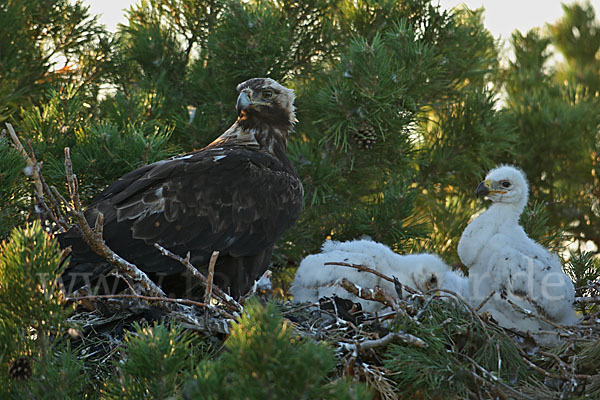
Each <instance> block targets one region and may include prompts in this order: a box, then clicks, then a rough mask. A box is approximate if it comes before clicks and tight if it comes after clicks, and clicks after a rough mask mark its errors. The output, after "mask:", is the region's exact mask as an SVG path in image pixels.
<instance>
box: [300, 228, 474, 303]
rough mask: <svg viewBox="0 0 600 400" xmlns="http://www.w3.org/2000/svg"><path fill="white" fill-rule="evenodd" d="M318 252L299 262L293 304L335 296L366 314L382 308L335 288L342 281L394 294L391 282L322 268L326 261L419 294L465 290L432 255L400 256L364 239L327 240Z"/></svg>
mask: <svg viewBox="0 0 600 400" xmlns="http://www.w3.org/2000/svg"><path fill="white" fill-rule="evenodd" d="M321 250H322V251H321V253H319V254H312V255H309V256H308V257H306V258H305V259H304V260H302V262H301V263H300V267H298V271H297V272H296V277H295V279H294V283H293V284H292V287H291V293H292V295H293V296H294V301H295V302H312V303H317V302H318V301H319V299H320V298H323V297H331V296H333V295H336V296H338V297H341V298H344V299H349V300H352V301H353V302H358V303H360V304H361V306H362V308H363V310H366V311H371V312H373V311H377V310H380V309H381V308H382V307H383V306H382V305H381V304H380V303H377V302H374V301H368V300H362V299H359V298H357V297H356V296H354V295H353V294H351V293H348V292H347V291H346V290H345V289H344V288H342V287H341V286H339V285H338V282H339V281H340V280H341V279H343V278H346V279H348V280H349V281H351V282H352V283H354V284H356V285H357V286H359V287H362V288H364V289H372V288H374V287H375V286H379V287H380V288H381V289H383V290H384V291H385V292H387V293H389V294H391V295H395V293H396V292H395V288H394V284H393V283H392V282H389V281H387V280H385V279H382V278H380V277H378V276H376V275H374V274H372V273H369V272H366V271H361V270H358V269H356V268H351V267H345V266H338V265H325V263H329V262H341V263H346V264H360V265H364V266H366V267H369V268H372V269H374V270H376V271H378V272H380V273H382V274H384V275H386V276H388V277H396V278H398V280H399V281H400V283H402V284H403V285H406V286H409V287H412V288H414V289H419V290H421V291H426V290H429V289H433V288H436V287H438V288H440V287H441V288H445V289H448V290H452V291H455V292H458V293H459V294H464V293H462V291H464V290H466V288H467V284H466V278H464V277H462V276H461V275H459V274H456V273H454V272H453V271H452V270H451V269H450V267H449V266H448V265H446V264H445V263H444V262H443V261H442V260H441V259H440V258H439V257H438V256H436V255H434V254H410V255H400V254H396V253H394V252H393V251H392V250H391V249H390V248H389V247H387V246H385V245H384V244H381V243H377V242H373V241H371V240H365V239H361V240H353V241H348V242H336V241H330V240H328V241H326V242H325V243H324V244H323V246H322V248H321Z"/></svg>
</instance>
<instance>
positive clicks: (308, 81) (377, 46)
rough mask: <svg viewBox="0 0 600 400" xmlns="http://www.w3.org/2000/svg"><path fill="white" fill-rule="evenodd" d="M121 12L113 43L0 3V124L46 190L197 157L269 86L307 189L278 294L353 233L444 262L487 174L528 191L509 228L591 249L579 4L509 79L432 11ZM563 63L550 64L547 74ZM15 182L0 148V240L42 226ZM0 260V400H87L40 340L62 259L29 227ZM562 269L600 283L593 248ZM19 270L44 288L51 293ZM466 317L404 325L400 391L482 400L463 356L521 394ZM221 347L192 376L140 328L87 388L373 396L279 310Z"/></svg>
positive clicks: (284, 247) (95, 27) (461, 26)
mask: <svg viewBox="0 0 600 400" xmlns="http://www.w3.org/2000/svg"><path fill="white" fill-rule="evenodd" d="M127 16H128V21H127V22H126V23H125V24H123V25H121V26H119V28H118V31H117V32H116V33H115V34H112V33H108V32H106V31H105V30H104V28H102V27H101V26H100V25H99V24H98V22H97V20H96V18H95V17H94V16H90V15H89V12H88V9H87V8H86V7H84V6H83V5H82V4H81V3H80V2H72V1H67V0H11V1H9V2H4V3H2V4H1V5H0V76H1V77H2V79H0V122H4V121H11V123H12V124H13V125H14V126H15V128H16V129H17V132H18V134H19V136H20V137H21V139H22V141H23V144H24V145H25V146H26V147H27V142H28V141H31V146H32V148H33V149H34V151H35V154H36V157H37V159H38V160H40V161H43V164H42V172H43V174H44V176H45V178H46V180H47V181H48V183H49V184H50V185H54V186H56V187H57V188H58V189H59V190H61V191H64V190H65V184H64V180H65V179H64V166H63V157H64V156H63V154H64V153H63V148H64V147H65V146H69V147H71V154H72V159H73V164H74V170H75V172H76V173H77V175H78V177H79V182H80V188H81V195H82V199H83V200H84V202H87V201H89V200H90V199H91V198H93V196H94V195H96V194H97V193H98V192H99V191H100V190H102V188H103V187H104V186H105V185H107V184H109V183H110V182H112V181H114V180H115V179H117V178H118V177H120V176H122V175H123V174H125V173H127V172H128V171H131V170H133V169H135V168H137V167H139V166H141V165H144V164H148V163H151V162H154V161H157V160H160V159H162V158H165V157H168V156H171V155H173V154H175V153H179V152H183V151H190V150H192V149H196V148H199V147H202V146H204V145H206V144H208V143H209V142H210V141H212V140H213V139H214V138H215V137H217V136H218V135H219V134H221V133H222V132H223V131H224V130H225V129H226V128H227V127H228V126H229V125H231V123H232V122H233V121H234V120H235V118H236V115H235V109H234V105H235V99H236V91H235V86H236V85H237V84H238V83H240V82H241V81H243V80H245V79H247V78H251V77H255V76H269V77H271V78H274V79H276V80H278V81H280V82H281V83H283V84H285V85H287V86H288V87H291V88H294V89H295V90H296V95H297V100H296V105H297V108H298V113H297V116H298V120H299V122H298V123H297V125H296V127H295V132H294V133H293V135H292V137H291V140H290V143H289V148H288V153H289V155H290V158H291V159H292V162H293V163H294V165H295V166H296V168H297V169H298V171H299V174H300V176H301V179H302V181H303V184H304V187H305V191H306V197H305V205H304V210H303V212H302V215H301V218H300V220H299V221H298V222H297V224H296V225H295V226H294V227H293V228H292V229H290V230H289V231H288V232H286V234H285V235H284V237H283V238H282V240H281V241H280V242H279V243H278V245H277V247H276V249H275V254H274V258H273V260H274V262H273V263H274V264H277V266H278V268H277V270H278V272H277V279H278V280H279V282H280V284H281V286H282V287H285V286H286V285H287V284H288V283H289V281H290V280H291V278H292V277H293V272H294V268H295V267H296V266H297V265H298V263H299V261H300V260H301V258H302V257H303V256H304V255H306V254H308V253H312V252H315V251H317V249H318V248H319V246H320V245H321V243H322V242H323V241H324V240H325V239H326V238H333V239H338V240H346V239H354V238H357V237H360V236H362V235H365V234H366V235H370V236H371V237H372V238H373V239H374V240H377V241H380V242H383V243H385V244H387V245H389V246H391V247H392V248H394V249H395V250H396V251H399V252H414V251H431V252H434V253H437V254H439V255H441V256H442V257H443V258H444V259H445V260H446V261H448V262H452V263H458V261H459V260H458V256H457V254H456V246H457V243H458V240H459V238H460V235H461V233H462V231H463V229H464V228H465V226H466V225H467V223H468V221H469V220H470V218H471V217H472V216H473V215H475V214H476V213H477V212H479V211H481V210H482V209H483V208H485V203H484V202H481V201H479V200H477V199H475V198H474V193H473V191H474V189H475V187H476V186H477V184H478V183H479V182H480V180H481V179H482V178H483V176H484V175H485V173H486V172H487V171H488V170H489V169H490V168H491V167H494V166H495V165H497V164H499V163H511V164H516V165H518V166H519V167H521V168H522V169H523V170H524V171H525V173H526V175H527V177H528V180H529V182H530V189H531V194H530V199H531V200H530V204H529V207H528V208H527V209H526V211H525V213H524V214H523V215H522V217H521V224H522V225H523V227H524V228H525V230H526V232H527V233H528V234H529V235H530V236H531V237H532V238H534V239H535V240H537V241H539V242H540V243H542V244H543V245H544V246H547V247H550V248H552V249H554V250H563V249H564V247H565V245H566V244H567V242H575V243H577V242H579V243H587V244H592V248H593V245H595V246H596V248H598V247H600V236H599V235H598V232H600V228H599V227H600V213H599V210H600V196H598V194H599V193H600V140H598V127H599V126H600V112H599V110H600V104H599V97H598V95H597V94H598V92H599V91H600V81H599V78H598V77H599V76H600V73H599V71H600V61H599V59H598V50H599V49H600V33H599V32H600V29H599V27H598V22H597V18H596V15H595V11H594V9H593V7H592V6H591V5H590V4H589V3H585V4H573V5H566V6H564V17H563V18H562V19H560V20H559V21H557V22H556V23H554V24H552V25H549V26H547V27H546V29H545V30H540V29H536V30H532V31H530V32H527V33H523V34H521V33H520V32H516V33H515V34H514V35H513V36H512V41H511V44H512V47H513V51H514V54H515V57H514V59H513V60H512V61H509V62H508V63H507V64H506V65H507V66H506V68H503V69H500V67H499V65H500V61H501V60H500V57H499V53H498V49H497V44H496V43H495V41H494V38H493V37H492V36H491V34H490V33H489V32H488V31H487V30H486V29H485V27H484V25H483V18H484V14H483V10H475V11H472V10H468V9H466V8H458V9H455V10H449V11H448V10H443V9H441V8H440V7H439V6H437V5H436V4H435V2H432V1H430V0H402V1H396V0H356V1H349V0H342V1H338V0H308V1H301V2H300V1H292V0H283V1H270V0H269V1H263V0H251V1H239V0H210V1H198V0H140V1H139V2H138V3H137V4H135V5H134V6H133V7H131V8H130V9H129V10H128V12H127ZM551 44H552V45H554V46H555V47H554V48H552V47H551V46H550V45H551ZM555 49H556V50H555ZM557 52H559V53H561V54H562V55H563V56H564V58H565V62H564V63H560V62H559V63H558V64H555V65H551V60H553V59H554V58H555V57H554V56H555V55H556V53H557ZM24 167H25V164H24V162H23V160H22V158H21V156H20V155H19V154H18V153H17V152H16V151H14V149H12V147H11V146H10V145H9V141H8V140H6V138H0V202H1V204H2V206H1V209H0V238H7V235H8V234H9V232H11V231H13V228H14V227H15V226H20V225H23V224H24V222H25V221H27V220H28V219H33V218H34V217H35V216H36V215H37V214H36V213H34V212H32V210H33V209H34V207H35V204H34V203H33V201H34V198H33V195H32V190H31V189H30V187H29V183H28V181H27V177H26V176H25V175H24V174H23V168H24ZM45 226H50V225H48V224H46V225H45ZM2 246H3V247H2V250H3V251H2V254H1V255H0V266H2V271H0V273H1V274H2V275H1V279H0V291H1V292H2V294H3V295H2V296H0V345H1V346H2V353H1V354H2V356H0V357H1V359H0V364H1V366H2V368H1V371H0V387H1V388H2V389H0V390H4V392H0V397H2V398H4V397H7V398H10V397H11V396H12V397H13V398H15V397H16V398H19V397H20V398H23V397H26V398H31V397H36V398H46V397H48V396H50V394H49V393H52V391H49V390H47V388H56V394H57V396H58V397H61V396H62V397H64V398H69V397H71V398H80V397H82V393H83V392H85V393H87V394H88V396H92V397H93V395H90V393H92V392H94V390H91V389H90V386H86V387H84V386H82V383H81V381H82V380H83V378H84V377H85V376H86V374H88V373H89V371H88V369H89V368H90V367H89V366H88V365H87V364H86V366H85V368H86V369H82V365H81V363H80V361H76V360H75V358H74V357H75V356H74V354H73V353H72V352H71V351H70V350H69V349H68V348H63V347H62V346H60V345H57V343H55V342H54V341H53V340H52V339H51V338H52V337H59V336H56V335H57V334H59V333H60V328H61V327H60V324H59V322H60V321H62V319H63V318H64V313H63V310H62V305H61V302H60V298H59V297H58V293H57V292H55V291H54V289H52V288H53V287H54V286H53V283H52V282H53V277H54V276H55V275H53V274H55V273H56V271H55V269H56V268H57V267H58V261H59V254H60V252H59V250H58V248H57V247H56V244H55V243H54V241H53V240H51V239H49V237H48V236H47V234H46V233H44V232H43V231H42V229H41V228H40V225H39V224H36V225H28V227H27V228H24V229H20V230H15V231H13V235H12V236H11V239H10V240H8V241H7V242H6V243H5V244H3V245H2ZM565 266H566V269H567V270H568V272H569V273H570V274H571V276H572V277H573V279H574V280H575V284H576V286H578V287H581V288H582V289H580V291H579V292H578V293H577V294H578V295H598V293H596V292H594V290H595V289H593V288H592V287H591V286H588V287H586V285H587V281H588V280H594V279H596V280H597V279H598V274H599V273H600V272H599V266H598V251H597V250H595V251H594V252H590V253H585V252H576V253H573V254H571V255H570V256H569V257H568V260H567V262H566V265H565ZM34 272H35V273H38V272H39V273H46V274H47V275H46V276H47V278H48V284H47V286H43V285H42V286H38V285H37V283H41V282H40V280H39V279H38V275H35V273H34ZM45 288H50V289H48V290H46V289H45ZM7 293H8V294H9V295H6V294H7ZM281 295H282V296H285V293H281ZM595 310H596V309H594V308H593V307H592V306H590V305H588V306H587V307H584V306H581V311H583V312H586V313H587V312H594V311H595ZM596 311H597V310H596ZM467 317H468V318H467ZM448 318H452V321H460V322H456V323H454V322H453V323H444V321H446V320H447V319H448ZM469 318H470V315H466V314H465V313H464V310H462V309H461V308H460V307H458V306H456V305H454V303H452V302H450V303H438V302H432V303H431V304H429V305H428V306H427V307H426V312H424V313H423V314H421V315H420V317H419V322H420V325H419V324H416V323H414V322H411V321H402V322H401V323H400V324H399V326H397V328H398V329H404V330H406V331H408V332H411V333H414V334H415V335H417V336H419V337H423V338H425V339H426V340H427V342H428V343H429V345H430V346H429V348H428V349H415V348H413V347H408V346H399V345H393V346H391V348H390V349H391V352H390V353H389V354H388V355H387V356H386V360H387V361H386V366H388V367H389V369H390V370H391V371H392V372H393V374H392V375H389V376H390V377H392V378H393V380H394V381H395V384H396V386H397V387H396V389H398V391H401V390H403V389H402V388H404V387H406V388H410V389H412V390H413V391H419V393H421V394H423V395H424V396H425V397H427V396H429V397H432V396H436V395H437V396H443V397H446V396H449V395H458V396H460V397H464V396H466V395H468V394H469V393H471V392H474V393H478V392H477V391H476V390H474V388H475V385H476V384H477V381H475V380H474V379H475V378H474V377H473V375H472V374H471V372H472V371H474V370H475V371H476V370H477V367H474V366H473V364H472V362H471V361H470V360H469V359H472V360H473V361H474V362H476V363H478V364H479V365H481V366H483V367H484V368H486V369H487V370H489V371H494V373H496V374H497V376H498V378H499V379H500V381H501V382H502V383H503V384H509V382H512V381H513V379H517V380H519V381H521V380H522V379H525V378H524V375H523V366H522V365H521V364H519V362H518V361H517V360H516V358H517V357H515V354H514V348H513V347H511V345H510V343H507V341H506V338H505V337H504V336H502V335H501V334H500V333H499V332H496V331H485V330H484V328H483V326H482V324H481V323H480V322H478V321H476V320H472V319H469ZM42 321H43V323H42ZM465 321H466V322H465ZM52 335H55V336H52ZM9 338H10V340H9ZM15 338H17V340H15ZM226 348H227V351H226V352H224V353H223V354H221V355H220V356H219V357H217V358H216V359H214V360H209V359H205V360H203V361H202V362H201V364H200V366H199V367H198V368H197V369H194V367H195V364H194V367H193V366H192V365H193V363H194V362H196V361H198V359H199V358H202V357H200V356H196V355H191V356H188V355H187V354H188V353H189V352H192V353H196V352H197V351H198V347H197V346H196V345H193V344H190V338H189V337H188V336H187V335H186V334H184V333H183V331H182V330H181V329H179V328H166V327H165V326H164V325H155V326H153V327H147V326H146V327H139V328H138V329H137V331H136V332H135V333H132V334H130V335H129V336H128V344H127V346H126V347H125V348H124V350H123V353H122V354H123V358H122V360H121V361H122V362H116V363H115V364H114V365H113V367H114V371H113V370H111V371H103V372H102V374H106V373H109V372H110V373H112V372H114V376H112V377H110V378H106V379H104V378H101V380H103V381H106V382H107V383H106V384H105V386H104V392H103V395H105V396H107V397H111V398H113V397H118V398H126V397H133V398H141V397H144V396H146V395H147V394H148V393H151V395H152V396H155V397H157V398H160V397H161V396H162V397H163V398H168V397H173V396H175V397H177V396H183V395H184V394H186V395H187V394H189V397H190V398H195V397H205V398H219V396H221V397H222V398H225V397H226V396H230V397H233V398H236V397H240V393H242V394H244V395H245V396H247V397H252V396H254V395H256V396H257V398H260V396H262V397H269V396H271V397H283V396H291V397H294V398H301V397H302V396H303V395H305V397H306V398H308V397H312V398H363V397H368V396H367V395H366V394H364V390H363V389H364V388H363V387H362V386H354V387H350V386H349V384H348V383H346V382H345V381H342V380H336V378H335V377H336V376H339V373H336V371H335V368H334V365H335V363H336V360H335V358H334V356H333V354H332V352H331V350H330V349H329V348H327V347H326V346H323V345H317V344H314V343H312V342H309V341H304V340H302V339H299V338H297V337H296V336H295V335H294V334H293V333H292V332H291V328H290V327H289V326H288V325H287V324H285V323H284V322H283V320H282V318H281V316H280V315H279V313H278V311H277V310H276V309H275V307H274V306H273V305H268V306H267V308H266V309H263V308H262V307H259V306H258V305H256V304H253V305H252V306H249V308H248V315H245V316H244V317H243V320H242V322H241V324H240V325H238V326H235V327H233V334H232V336H231V337H230V338H229V340H228V341H227V343H226ZM498 351H499V352H500V354H501V357H500V358H501V359H502V365H501V368H500V371H498V359H497V354H498ZM581 351H582V357H581V358H579V359H578V360H579V361H578V362H580V363H581V368H583V369H584V370H585V371H587V372H586V373H589V374H593V373H595V372H594V371H596V370H594V369H593V365H594V363H595V362H596V361H597V359H598V355H597V352H595V351H594V349H592V348H585V349H584V348H582V349H581ZM186 352H187V353H186ZM115 357H116V358H118V357H119V356H118V355H117V356H115ZM161 357H163V358H161ZM165 357H166V358H165ZM159 359H160V360H166V361H165V362H164V363H163V361H158V360H159ZM19 360H25V361H22V362H23V363H25V364H24V365H30V366H31V373H32V374H33V376H34V377H35V379H31V380H29V381H27V384H25V385H22V383H23V382H21V381H18V382H17V381H14V380H13V379H9V378H8V375H7V374H8V372H7V371H9V368H10V366H11V365H12V366H15V365H18V364H19V363H20V362H21V361H19ZM17 361H18V362H17ZM411 363H414V365H413V364H411ZM111 365H112V364H111ZM306 365H310V368H307V367H306ZM149 366H151V367H149ZM230 366H231V368H229V367H230ZM92 369H93V368H92ZM82 371H83V372H82ZM192 371H194V372H193V373H192ZM252 371H254V372H255V374H254V375H253V374H252ZM337 372H339V371H337ZM192 374H193V375H194V377H193V378H191V377H190V378H185V379H189V380H190V382H189V384H188V386H187V389H188V390H187V391H186V392H185V393H184V391H183V390H182V387H183V386H185V385H184V380H185V379H184V378H183V377H184V376H186V375H192ZM517 375H518V376H517ZM78 377H79V378H78ZM515 377H516V378H515ZM485 379H488V380H490V379H492V378H490V377H489V376H488V377H486V378H485ZM222 382H225V383H226V384H222ZM19 385H21V386H22V387H21V386H19ZM98 385H100V386H102V385H104V382H101V383H98ZM261 385H262V386H261ZM453 385H454V386H453ZM206 388H212V389H211V390H212V391H209V390H205V389H206ZM138 389H139V392H135V393H134V391H135V390H138ZM251 395H252V396H251ZM411 395H412V394H411ZM494 397H496V396H495V395H494Z"/></svg>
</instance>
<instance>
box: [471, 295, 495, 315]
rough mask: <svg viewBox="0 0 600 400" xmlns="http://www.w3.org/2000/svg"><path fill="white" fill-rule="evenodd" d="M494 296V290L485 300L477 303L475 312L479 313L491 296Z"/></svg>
mask: <svg viewBox="0 0 600 400" xmlns="http://www.w3.org/2000/svg"><path fill="white" fill-rule="evenodd" d="M495 294H496V290H492V292H491V293H490V294H488V295H487V297H486V298H485V299H483V301H482V302H481V303H479V305H478V306H477V308H475V312H479V310H481V307H483V306H484V305H485V303H487V302H488V301H490V299H491V298H492V296H494V295H495Z"/></svg>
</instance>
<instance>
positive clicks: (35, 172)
mask: <svg viewBox="0 0 600 400" xmlns="http://www.w3.org/2000/svg"><path fill="white" fill-rule="evenodd" d="M5 125H6V128H7V129H8V133H9V134H10V138H11V139H12V141H13V145H14V146H15V148H16V149H17V151H18V152H19V153H21V155H22V156H23V158H24V159H25V162H26V163H27V166H28V167H29V168H31V174H32V175H31V176H32V177H33V182H34V184H35V192H36V194H37V195H38V196H39V197H40V198H44V187H43V185H42V180H41V179H40V169H39V165H38V163H37V162H36V161H34V160H32V159H31V157H29V154H27V152H26V151H25V148H24V147H23V145H22V144H21V141H20V140H19V138H18V137H17V133H16V132H15V129H14V128H13V126H12V125H11V124H9V123H8V122H6V123H5Z"/></svg>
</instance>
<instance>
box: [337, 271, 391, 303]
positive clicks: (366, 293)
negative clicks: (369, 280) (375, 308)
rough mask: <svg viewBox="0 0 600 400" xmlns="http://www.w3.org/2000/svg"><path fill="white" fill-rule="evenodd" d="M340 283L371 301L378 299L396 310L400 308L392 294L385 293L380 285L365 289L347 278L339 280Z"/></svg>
mask: <svg viewBox="0 0 600 400" xmlns="http://www.w3.org/2000/svg"><path fill="white" fill-rule="evenodd" d="M338 284H339V285H340V286H341V287H343V288H344V289H346V290H347V291H348V292H349V293H352V294H353V295H355V296H357V297H359V298H361V299H363V300H369V301H376V302H378V303H381V304H383V305H384V306H388V307H391V308H392V309H393V310H394V311H397V310H400V308H399V307H398V305H397V304H396V302H394V300H393V299H392V298H391V296H390V295H389V294H387V293H385V292H384V291H383V290H381V289H380V288H378V287H375V288H373V289H364V288H362V287H359V286H356V285H355V284H354V283H352V282H350V281H349V280H348V279H346V278H342V279H341V280H339V281H338Z"/></svg>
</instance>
